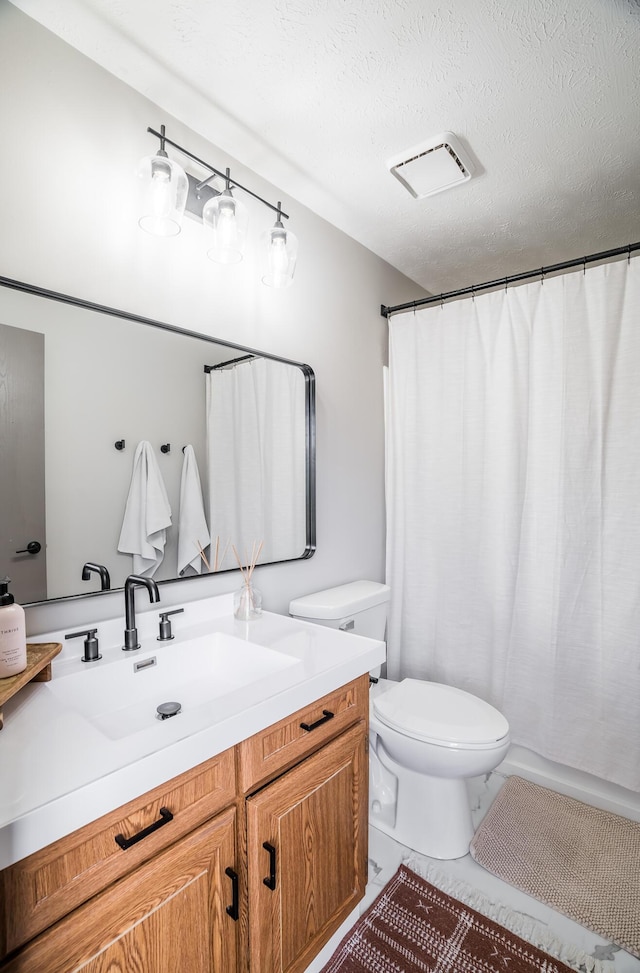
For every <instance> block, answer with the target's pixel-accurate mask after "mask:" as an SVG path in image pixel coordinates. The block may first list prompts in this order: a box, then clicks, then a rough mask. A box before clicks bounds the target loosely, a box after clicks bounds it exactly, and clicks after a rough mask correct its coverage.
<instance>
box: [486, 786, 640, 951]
mask: <svg viewBox="0 0 640 973" xmlns="http://www.w3.org/2000/svg"><path fill="white" fill-rule="evenodd" d="M471 854H472V856H473V857H474V858H475V860H476V861H477V862H478V863H479V864H480V865H482V866H483V867H484V868H486V869H487V871H489V872H492V873H493V874H494V875H497V876H498V878H501V879H503V880H504V881H505V882H508V883H509V884H510V885H513V886H515V888H518V889H520V890H521V891H523V892H526V893H527V894H528V895H531V896H533V897H534V898H535V899H538V900H539V901H540V902H545V903H546V904H547V905H550V906H551V907H552V908H553V909H556V910H557V911H558V912H562V913H563V914H564V915H566V916H569V918H571V919H574V920H575V921H576V922H579V923H581V925H583V926H586V927H587V928H588V929H592V930H593V931H594V932H597V933H598V935H600V936H603V937H604V938H605V939H608V940H610V941H611V942H614V943H617V945H618V946H622V948H623V949H626V950H628V951H629V952H630V953H632V954H633V955H634V956H638V957H640V866H639V863H640V823H638V822H636V821H630V820H629V819H628V818H623V817H620V815H618V814H611V813H610V812H608V811H601V810H600V809H599V808H595V807H591V806H590V805H588V804H583V803H582V801H576V800H574V798H571V797H565V796H564V795H563V794H557V793H556V792H555V791H552V790H549V789H548V788H546V787H540V786H539V785H538V784H532V783H531V782H530V781H528V780H523V778H521V777H510V778H509V779H508V780H507V782H506V783H505V784H504V785H503V787H502V789H501V790H500V793H499V794H498V796H497V797H496V799H495V801H494V802H493V804H492V805H491V807H490V808H489V811H488V813H487V814H486V815H485V818H484V820H483V821H482V823H481V825H480V827H479V828H478V830H477V831H476V833H475V836H474V838H473V841H472V842H471Z"/></svg>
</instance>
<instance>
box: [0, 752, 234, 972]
mask: <svg viewBox="0 0 640 973" xmlns="http://www.w3.org/2000/svg"><path fill="white" fill-rule="evenodd" d="M235 796H236V778H235V752H234V750H233V749H232V750H225V751H224V752H223V753H221V754H218V755H217V756H215V757H212V758H211V760H207V761H206V762H205V763H203V764H199V765H198V766H197V767H194V768H193V770H190V771H187V772H186V773H184V774H181V775H180V776H179V777H177V778H175V779H173V780H171V781H169V782H168V783H167V784H163V785H162V786H161V787H156V788H155V789H154V790H152V791H149V792H148V793H147V794H145V795H143V796H142V797H140V798H138V799H137V800H135V801H130V802H129V803H128V804H125V805H124V806H123V807H120V808H118V809H117V810H116V811H112V812H111V813H110V814H105V815H104V817H101V818H99V819H98V820H97V821H94V822H93V823H92V824H90V825H87V826H86V827H84V828H80V829H79V830H78V831H74V832H72V834H70V835H67V837H66V838H62V839H61V840H60V841H55V842H54V843H53V844H51V845H48V846H47V847H46V848H43V849H42V850H41V851H37V852H35V854H33V855H29V857H28V858H23V859H22V861H19V862H17V863H16V864H15V865H11V866H10V867H9V868H5V869H4V871H2V872H0V903H2V907H0V959H1V958H3V957H4V956H6V955H7V953H9V952H11V951H13V950H15V949H16V948H17V947H18V946H21V945H22V944H23V943H26V942H27V941H28V940H29V939H32V938H33V936H35V935H37V933H39V932H42V931H43V930H44V929H47V928H48V927H49V926H50V925H51V924H52V923H53V922H56V921H57V920H58V919H61V918H62V917H63V916H65V915H67V914H68V913H69V912H72V910H73V909H75V908H77V907H78V906H80V905H82V903H83V902H86V900H87V899H88V898H89V897H90V896H92V895H96V894H97V893H98V892H101V891H102V890H103V889H106V888H107V887H108V886H109V885H110V884H111V883H112V882H115V881H117V880H118V879H119V878H122V877H123V876H124V875H127V874H128V873H129V872H131V871H133V870H134V869H136V868H138V866H140V865H141V864H142V863H143V862H145V861H147V860H148V859H149V858H152V857H153V856H154V855H156V854H157V853H158V852H159V851H162V850H163V849H164V848H167V847H168V846H169V845H170V844H173V843H174V842H175V841H177V840H178V839H179V838H182V837H183V836H184V835H186V834H188V833H189V832H190V831H193V829H194V828H195V827H197V826H198V825H200V824H204V823H205V822H206V821H208V820H210V819H211V818H212V817H213V816H214V814H216V813H217V812H218V811H221V810H222V809H223V808H226V807H228V806H229V805H230V804H231V803H233V802H234V800H235ZM161 808H166V809H167V810H168V811H169V812H170V813H171V814H172V819H171V820H170V821H168V822H167V823H166V824H164V823H163V824H162V826H161V827H158V828H156V830H154V831H151V833H148V834H147V836H146V837H145V838H144V839H143V840H141V841H137V842H135V843H133V844H132V845H131V846H130V847H128V848H127V849H126V850H125V851H123V849H122V847H121V846H120V844H119V843H118V841H117V840H116V836H117V835H122V836H123V837H124V838H125V839H130V838H132V837H133V836H135V835H136V834H140V832H142V831H145V830H147V831H148V829H149V828H151V827H153V824H154V822H163V820H166V818H164V819H163V817H162V815H161V814H160V809H161ZM233 861H234V859H230V860H229V861H228V862H227V864H228V865H232V864H233Z"/></svg>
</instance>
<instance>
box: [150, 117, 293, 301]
mask: <svg viewBox="0 0 640 973" xmlns="http://www.w3.org/2000/svg"><path fill="white" fill-rule="evenodd" d="M147 132H149V133H150V134H151V135H154V136H155V137H156V138H158V139H159V140H160V149H159V150H158V152H157V153H156V155H153V156H147V157H146V158H144V159H142V161H141V162H140V165H139V166H138V176H139V179H140V184H141V191H142V193H141V195H142V200H141V202H142V215H141V216H140V219H139V220H138V223H139V225H140V227H141V228H142V229H143V230H146V231H147V232H148V233H152V234H154V235H155V236H164V237H167V236H175V235H176V234H178V233H179V232H180V230H181V228H182V217H183V215H184V213H185V212H187V213H188V214H190V215H191V216H193V217H194V218H195V219H197V220H200V221H201V222H202V224H203V227H204V229H205V234H206V248H207V256H208V257H209V258H210V259H211V260H213V261H215V262H216V263H221V264H233V263H238V262H239V261H240V260H242V255H243V254H242V251H243V247H244V243H245V238H246V232H247V225H248V211H247V207H246V206H245V204H244V203H243V202H242V200H240V199H239V198H238V195H237V192H238V191H240V192H244V193H248V194H249V195H250V196H253V198H254V199H257V200H258V201H259V202H261V203H262V204H263V205H264V206H267V207H268V208H269V209H271V210H273V211H274V212H275V213H276V222H275V224H274V226H273V227H272V229H271V230H268V231H267V232H266V233H264V234H263V240H262V247H263V264H264V271H263V275H262V280H263V283H265V284H267V286H269V287H288V285H289V284H290V283H291V281H292V280H293V275H294V272H295V267H296V260H297V255H298V239H297V237H296V235H295V234H294V233H292V232H291V231H290V230H285V227H284V223H283V222H282V221H283V219H285V220H288V219H289V216H288V215H287V213H284V212H283V211H282V204H281V203H280V202H278V204H277V206H274V205H273V204H272V203H269V202H268V201H267V200H266V199H263V198H262V196H258V194H257V193H254V192H252V190H250V189H247V187H246V186H242V185H241V184H240V183H239V182H236V181H235V180H234V179H232V178H231V172H230V170H229V169H227V170H226V172H224V173H223V172H220V171H219V170H218V169H216V168H214V166H212V165H211V164H210V163H208V162H205V161H204V160H203V159H199V158H198V157H197V156H196V155H193V154H192V153H191V152H189V151H187V149H185V148H183V147H182V146H181V145H178V143H177V142H172V141H171V139H169V138H167V136H166V134H165V126H164V125H161V126H160V131H159V132H156V131H155V129H153V128H148V129H147ZM165 145H170V146H172V148H174V149H176V150H177V151H178V152H180V153H182V155H184V156H186V157H187V158H188V159H191V160H192V161H193V162H195V163H197V164H198V165H199V166H202V167H203V168H204V169H206V170H208V172H209V175H207V176H205V178H204V179H202V180H200V181H199V180H198V179H196V177H195V176H192V175H191V174H190V173H188V172H185V170H184V169H182V167H181V166H179V165H178V163H177V162H173V161H172V160H171V159H169V157H168V155H167V152H166V149H165ZM216 176H219V177H221V178H222V179H224V180H225V188H224V189H223V190H222V191H219V190H217V189H214V188H213V187H212V186H211V185H210V183H211V181H212V180H213V179H215V178H216Z"/></svg>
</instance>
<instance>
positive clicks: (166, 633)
mask: <svg viewBox="0 0 640 973" xmlns="http://www.w3.org/2000/svg"><path fill="white" fill-rule="evenodd" d="M183 611H184V608H174V609H173V611H170V612H160V634H159V635H158V638H157V639H156V641H157V642H170V641H171V639H172V638H173V634H172V632H171V622H170V621H169V615H180V614H181V612H183Z"/></svg>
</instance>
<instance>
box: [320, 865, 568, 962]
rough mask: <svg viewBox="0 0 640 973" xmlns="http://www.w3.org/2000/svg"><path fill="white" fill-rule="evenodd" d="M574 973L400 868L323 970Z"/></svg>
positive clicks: (413, 874) (423, 880) (417, 876)
mask: <svg viewBox="0 0 640 973" xmlns="http://www.w3.org/2000/svg"><path fill="white" fill-rule="evenodd" d="M505 971H507V973H571V969H570V967H568V966H565V965H564V964H563V963H561V962H559V961H558V960H556V959H554V958H553V957H551V956H549V955H547V954H546V953H543V952H542V950H540V949H538V948H537V947H536V946H532V945H531V944H530V943H528V942H526V941H525V940H524V939H521V938H520V937H519V936H516V935H515V933H512V932H509V931H508V930H507V929H505V928H504V927H503V926H500V925H498V923H497V922H494V921H493V920H492V919H487V918H486V917H485V916H483V915H481V913H479V912H476V911H475V909H472V908H470V907H469V906H466V905H464V904H463V903H462V902H459V901H458V900H457V899H454V898H452V897H451V896H450V895H447V894H446V893H445V892H442V891H441V890H440V889H438V888H436V887H435V886H434V885H431V883H430V882H427V881H426V880H425V879H423V878H421V877H420V876H419V875H416V874H415V872H412V871H410V869H408V868H407V867H406V866H405V865H401V866H400V868H399V869H398V871H397V872H396V874H395V875H394V877H393V878H392V879H391V881H390V882H389V883H388V884H387V885H385V887H384V889H383V890H382V892H381V893H380V895H379V896H378V898H377V899H376V900H375V901H374V902H373V904H372V905H371V906H370V907H369V909H367V911H366V912H365V913H364V915H362V916H361V917H360V919H359V920H358V922H357V923H356V925H355V926H354V927H353V929H352V930H351V932H350V933H349V934H348V935H347V936H345V938H344V939H343V940H342V942H341V944H340V946H339V947H338V949H337V950H336V952H335V953H334V954H333V956H332V957H331V959H330V960H329V962H328V963H327V965H326V966H325V967H324V968H323V971H322V973H505Z"/></svg>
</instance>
